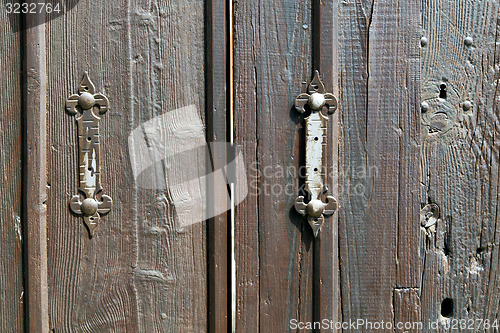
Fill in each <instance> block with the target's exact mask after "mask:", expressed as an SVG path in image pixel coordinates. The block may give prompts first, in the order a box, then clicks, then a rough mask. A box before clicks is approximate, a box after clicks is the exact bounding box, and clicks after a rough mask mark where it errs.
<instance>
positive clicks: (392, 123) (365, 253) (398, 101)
mask: <svg viewBox="0 0 500 333" xmlns="http://www.w3.org/2000/svg"><path fill="white" fill-rule="evenodd" d="M419 22H420V11H419V2H418V1H410V2H405V3H404V5H402V4H401V3H400V2H399V1H375V2H373V3H372V2H369V1H362V2H343V3H341V4H339V32H340V34H339V43H340V45H341V46H342V48H341V51H340V52H339V56H340V63H341V83H342V87H341V96H342V106H341V113H340V123H341V124H342V131H341V135H340V141H341V151H340V157H339V159H340V170H341V172H340V177H339V178H340V180H339V181H340V185H339V186H340V187H341V189H342V190H341V195H340V198H341V200H340V211H339V226H340V255H341V263H340V265H341V273H342V280H341V288H342V314H343V320H344V321H349V320H354V321H355V320H357V319H360V318H361V319H365V320H371V321H382V320H383V321H385V322H387V321H391V322H392V321H393V320H394V314H393V309H392V308H393V290H394V289H395V288H396V287H404V288H407V287H419V285H420V282H419V272H420V271H419V260H418V258H419V256H418V253H419V252H418V250H419V248H418V247H419V238H418V236H419V232H420V229H419V228H420V227H419V223H417V221H418V220H419V211H418V191H419V189H420V188H419V179H418V161H419V143H420V141H419V135H418V133H419V110H418V108H417V107H416V106H417V105H418V104H419V90H418V87H419V57H420V55H419V36H418V31H419ZM347 331H351V330H347ZM369 331H370V330H366V328H360V330H358V331H356V332H369ZM387 331H389V330H387Z"/></svg>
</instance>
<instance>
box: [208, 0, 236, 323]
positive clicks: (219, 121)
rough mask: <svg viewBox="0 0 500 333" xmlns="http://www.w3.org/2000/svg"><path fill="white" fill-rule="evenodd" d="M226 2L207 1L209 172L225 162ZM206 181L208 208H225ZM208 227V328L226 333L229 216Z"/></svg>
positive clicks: (224, 199) (211, 183)
mask: <svg viewBox="0 0 500 333" xmlns="http://www.w3.org/2000/svg"><path fill="white" fill-rule="evenodd" d="M226 4H227V1H226V0H210V1H207V12H206V17H207V23H206V29H207V38H206V43H207V48H208V49H207V52H208V57H207V61H208V63H207V76H206V77H207V79H208V81H207V121H206V123H207V141H208V142H214V143H216V144H214V145H213V146H212V151H211V161H212V168H209V172H213V171H215V170H220V169H221V168H224V166H225V165H226V162H227V160H228V158H227V151H226V149H225V147H226V145H225V143H226V142H228V141H229V140H228V133H227V127H228V121H227V117H226V115H227V108H226V105H227V97H228V96H227V91H226V89H227V84H226V83H227V80H226V79H227V72H226V68H227V56H226V51H227V42H226V41H227V37H226V35H227V32H228V29H227V24H228V21H227V15H226ZM214 181H215V179H214V178H211V179H210V180H209V183H208V184H209V185H208V188H207V189H208V191H210V194H209V195H208V196H207V199H208V201H207V205H208V206H209V207H215V206H226V207H227V206H228V202H227V193H221V192H219V191H218V190H217V189H216V187H215V186H214V185H215V184H214ZM207 226H208V230H207V231H208V237H207V238H208V244H207V246H208V298H209V303H208V311H209V313H208V327H209V331H210V332H226V331H227V330H228V311H229V305H230V304H229V303H228V297H229V294H228V290H229V287H228V286H229V285H228V283H229V280H228V250H229V248H228V214H227V213H223V214H220V215H218V216H216V217H214V218H213V219H210V220H209V221H207Z"/></svg>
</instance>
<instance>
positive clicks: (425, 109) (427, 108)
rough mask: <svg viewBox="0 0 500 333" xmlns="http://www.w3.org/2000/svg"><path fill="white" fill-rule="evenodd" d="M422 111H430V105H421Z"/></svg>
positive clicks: (425, 103)
mask: <svg viewBox="0 0 500 333" xmlns="http://www.w3.org/2000/svg"><path fill="white" fill-rule="evenodd" d="M420 109H421V110H422V112H427V110H429V103H427V102H422V103H420Z"/></svg>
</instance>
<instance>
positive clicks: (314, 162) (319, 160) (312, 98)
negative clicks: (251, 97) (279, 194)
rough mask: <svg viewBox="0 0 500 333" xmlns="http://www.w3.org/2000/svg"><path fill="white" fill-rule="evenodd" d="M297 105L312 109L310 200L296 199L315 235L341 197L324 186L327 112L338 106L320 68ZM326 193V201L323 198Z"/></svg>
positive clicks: (308, 151) (303, 109) (308, 163)
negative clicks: (322, 78)
mask: <svg viewBox="0 0 500 333" xmlns="http://www.w3.org/2000/svg"><path fill="white" fill-rule="evenodd" d="M295 108H296V109H297V111H299V112H300V113H304V112H306V110H307V111H310V112H311V114H310V115H309V116H308V117H307V118H306V119H305V121H306V128H305V130H306V177H305V190H306V191H307V193H308V194H309V198H308V202H307V203H305V202H304V200H305V198H304V196H301V195H299V196H298V197H297V199H295V209H296V210H297V212H299V213H300V214H302V215H307V221H308V222H309V225H310V226H311V228H312V230H313V233H314V237H317V236H318V233H319V230H320V228H321V226H322V225H323V223H324V221H325V216H328V215H332V214H333V213H334V212H335V210H336V209H337V200H336V199H335V198H334V197H332V196H330V195H328V196H326V193H327V191H328V189H327V188H326V186H325V185H324V181H325V174H326V166H325V164H326V163H325V159H326V137H327V121H328V118H327V117H326V116H325V115H324V114H323V112H324V111H326V112H327V114H330V115H331V114H333V113H334V112H335V110H336V109H337V99H336V98H335V96H333V95H332V94H329V93H327V92H325V86H324V84H323V82H322V81H321V78H320V76H319V72H318V71H316V73H315V75H314V78H313V79H312V81H311V83H309V85H308V86H307V93H303V94H300V95H299V96H298V97H297V98H296V99H295ZM325 196H326V203H325V202H323V200H322V198H324V197H325Z"/></svg>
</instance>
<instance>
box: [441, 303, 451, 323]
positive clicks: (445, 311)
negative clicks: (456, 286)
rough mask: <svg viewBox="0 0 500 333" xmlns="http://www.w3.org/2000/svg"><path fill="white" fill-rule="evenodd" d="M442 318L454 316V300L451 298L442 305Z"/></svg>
mask: <svg viewBox="0 0 500 333" xmlns="http://www.w3.org/2000/svg"><path fill="white" fill-rule="evenodd" d="M441 316H443V317H445V318H450V317H451V316H453V300H452V299H451V298H445V299H444V300H443V302H442V303H441Z"/></svg>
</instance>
